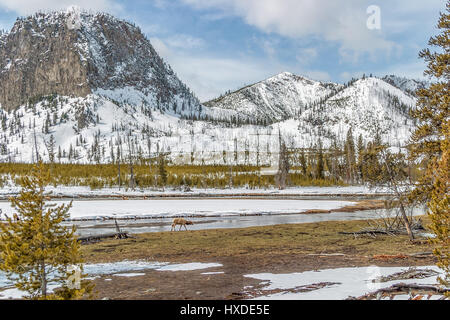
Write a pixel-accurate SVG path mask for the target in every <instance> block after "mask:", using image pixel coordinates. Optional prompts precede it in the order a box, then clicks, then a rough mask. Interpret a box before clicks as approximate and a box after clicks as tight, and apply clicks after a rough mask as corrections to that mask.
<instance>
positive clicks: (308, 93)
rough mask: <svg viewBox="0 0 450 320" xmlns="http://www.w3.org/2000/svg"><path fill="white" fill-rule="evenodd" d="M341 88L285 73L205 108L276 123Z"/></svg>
mask: <svg viewBox="0 0 450 320" xmlns="http://www.w3.org/2000/svg"><path fill="white" fill-rule="evenodd" d="M341 88H342V85H339V84H335V83H322V82H318V81H313V80H309V79H307V78H304V77H300V76H297V75H294V74H292V73H289V72H283V73H280V74H278V75H276V76H273V77H271V78H269V79H266V80H264V81H261V82H258V83H256V84H253V85H250V86H247V87H245V88H242V89H239V90H237V91H235V92H232V93H230V94H227V95H225V96H221V97H219V98H217V99H215V100H212V101H209V102H206V103H204V105H205V106H208V107H210V108H212V109H213V110H217V109H225V110H232V111H234V112H235V113H236V114H239V115H241V116H245V117H248V118H250V119H252V120H254V121H256V122H258V123H274V122H277V121H282V120H286V119H289V118H292V117H293V116H294V115H296V114H297V113H299V112H301V111H303V110H304V109H305V107H306V106H307V105H309V104H311V103H313V102H315V101H319V100H320V99H323V98H324V97H326V96H328V95H330V94H332V93H336V92H337V91H338V90H339V89H341Z"/></svg>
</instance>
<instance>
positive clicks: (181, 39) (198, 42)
mask: <svg viewBox="0 0 450 320" xmlns="http://www.w3.org/2000/svg"><path fill="white" fill-rule="evenodd" d="M165 41H166V42H167V44H168V45H169V46H171V47H174V48H181V49H198V48H203V47H204V46H205V45H206V43H205V41H204V40H203V39H201V38H196V37H193V36H190V35H187V34H177V35H173V36H171V37H169V38H167V39H165Z"/></svg>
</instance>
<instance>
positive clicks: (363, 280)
mask: <svg viewBox="0 0 450 320" xmlns="http://www.w3.org/2000/svg"><path fill="white" fill-rule="evenodd" d="M407 269H408V268H404V267H377V266H370V267H358V268H339V269H325V270H319V271H307V272H302V273H287V274H273V273H259V274H248V275H246V277H249V278H254V279H259V280H263V281H267V282H268V286H266V287H264V288H263V290H273V289H281V290H285V291H284V292H280V293H275V294H270V295H265V296H260V297H257V298H255V299H258V300H278V299H282V300H342V299H346V298H348V297H358V296H362V295H364V294H367V293H369V292H373V291H376V290H378V289H381V288H386V287H390V286H392V285H394V284H396V283H400V282H403V283H409V284H411V283H416V284H432V285H435V284H437V276H432V277H428V278H424V279H405V280H394V281H389V282H383V283H380V282H372V280H374V279H376V278H378V277H380V276H387V275H391V274H394V273H397V272H401V271H405V270H407ZM418 269H432V270H434V271H437V272H440V273H441V272H442V270H441V269H439V268H437V267H436V266H427V267H420V268H418ZM324 282H334V283H336V282H337V283H339V284H334V285H331V286H327V287H324V288H321V289H317V290H313V291H309V292H297V293H293V292H289V290H290V289H294V288H297V287H300V286H306V285H312V284H318V283H324ZM400 298H402V297H400ZM403 298H408V297H407V296H404V297H403Z"/></svg>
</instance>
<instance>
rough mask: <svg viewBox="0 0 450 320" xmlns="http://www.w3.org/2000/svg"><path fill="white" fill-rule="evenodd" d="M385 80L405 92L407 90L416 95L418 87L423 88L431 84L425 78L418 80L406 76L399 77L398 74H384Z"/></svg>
mask: <svg viewBox="0 0 450 320" xmlns="http://www.w3.org/2000/svg"><path fill="white" fill-rule="evenodd" d="M383 80H384V81H386V82H387V83H389V84H391V85H393V86H394V87H397V88H399V89H401V90H403V91H405V92H407V93H408V94H410V95H413V96H415V92H416V91H417V90H418V89H423V88H426V87H427V86H429V83H428V82H427V81H424V80H417V79H408V78H405V77H399V76H396V75H388V76H384V77H383Z"/></svg>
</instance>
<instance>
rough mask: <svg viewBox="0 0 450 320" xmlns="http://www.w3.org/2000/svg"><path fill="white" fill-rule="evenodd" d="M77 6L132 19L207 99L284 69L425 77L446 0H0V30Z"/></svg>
mask: <svg viewBox="0 0 450 320" xmlns="http://www.w3.org/2000/svg"><path fill="white" fill-rule="evenodd" d="M70 5H77V6H79V7H81V8H84V9H87V10H93V11H106V12H109V13H111V14H113V15H115V16H117V17H119V18H123V19H126V20H129V21H132V22H135V23H136V24H137V25H139V26H140V27H141V29H142V30H143V32H145V34H146V35H147V37H148V38H149V39H150V41H151V42H152V44H153V46H154V47H155V48H156V50H157V51H158V52H159V53H160V55H161V56H162V57H163V58H164V59H165V60H166V61H167V62H169V64H171V66H172V68H173V69H174V70H175V72H176V73H177V74H178V76H179V77H180V78H181V79H182V80H183V81H184V82H186V83H187V84H188V85H189V86H190V87H191V88H192V90H193V91H194V92H195V93H196V94H197V96H199V98H200V99H201V100H202V101H204V100H208V99H210V98H213V97H215V96H217V95H219V94H221V93H223V92H225V91H227V90H229V89H230V90H234V89H237V88H239V87H242V86H244V85H247V84H251V83H254V82H257V81H260V80H263V79H265V78H268V77H270V76H272V75H275V74H277V73H279V72H283V71H289V72H292V73H295V74H299V75H304V76H306V77H309V78H311V79H315V80H323V81H334V82H340V83H343V82H346V81H348V80H350V79H351V78H352V77H357V76H360V75H362V74H363V73H366V74H370V73H372V74H374V75H378V76H383V75H385V74H398V75H402V76H407V77H413V78H421V77H422V73H423V70H424V63H423V62H422V61H421V60H419V59H418V52H419V51H420V50H421V49H422V48H424V47H425V46H426V45H427V42H428V39H429V37H430V36H431V35H434V34H436V33H437V29H436V28H435V26H436V23H437V20H438V18H439V11H443V10H444V7H445V1H443V0H427V1H424V0H126V1H125V0H43V1H38V0H0V29H6V30H8V29H10V28H11V27H12V25H13V23H14V21H15V19H16V17H17V16H24V15H28V14H31V13H33V12H36V11H49V10H61V9H65V8H67V7H68V6H70ZM374 6H375V9H374ZM376 8H378V9H379V11H377V10H376ZM378 13H379V14H378ZM378 18H379V19H378ZM369 27H370V28H369Z"/></svg>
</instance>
